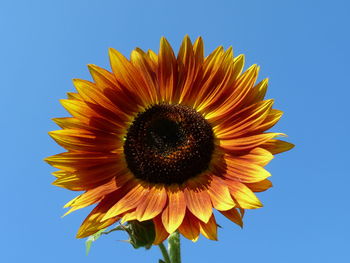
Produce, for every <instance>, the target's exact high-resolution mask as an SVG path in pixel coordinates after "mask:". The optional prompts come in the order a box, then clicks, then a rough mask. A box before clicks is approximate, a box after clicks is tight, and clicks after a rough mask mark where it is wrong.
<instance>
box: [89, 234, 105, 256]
mask: <svg viewBox="0 0 350 263" xmlns="http://www.w3.org/2000/svg"><path fill="white" fill-rule="evenodd" d="M106 229H107V228H104V229H101V230H100V231H98V232H96V233H95V234H93V235H91V236H89V237H88V238H87V240H86V241H85V247H86V255H88V254H89V252H90V249H91V244H92V242H95V241H96V240H97V239H98V238H99V237H100V236H101V235H102V232H103V231H105V230H106Z"/></svg>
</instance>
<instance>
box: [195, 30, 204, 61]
mask: <svg viewBox="0 0 350 263" xmlns="http://www.w3.org/2000/svg"><path fill="white" fill-rule="evenodd" d="M193 53H194V57H195V59H196V62H197V64H198V65H201V64H203V61H204V44H203V39H202V38H201V37H198V38H197V39H196V41H195V42H194V44H193Z"/></svg>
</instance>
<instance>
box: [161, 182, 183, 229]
mask: <svg viewBox="0 0 350 263" xmlns="http://www.w3.org/2000/svg"><path fill="white" fill-rule="evenodd" d="M167 194H168V204H167V206H166V208H165V209H164V211H163V213H162V222H163V225H164V227H165V229H166V230H167V231H168V233H173V232H174V231H175V230H176V229H177V228H178V227H179V225H181V222H182V220H183V219H184V216H185V210H186V201H185V196H184V193H183V191H182V190H181V189H179V188H178V186H175V185H173V186H170V187H169V188H168V189H167Z"/></svg>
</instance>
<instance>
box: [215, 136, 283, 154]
mask: <svg viewBox="0 0 350 263" xmlns="http://www.w3.org/2000/svg"><path fill="white" fill-rule="evenodd" d="M277 136H285V135H284V134H283V133H275V132H269V133H262V134H258V135H252V136H247V137H242V138H235V139H230V140H220V145H219V147H220V148H222V149H223V150H224V151H228V152H235V151H243V150H244V151H248V150H251V149H253V148H255V147H261V145H262V144H263V143H266V142H267V141H269V140H271V139H272V138H275V137H277Z"/></svg>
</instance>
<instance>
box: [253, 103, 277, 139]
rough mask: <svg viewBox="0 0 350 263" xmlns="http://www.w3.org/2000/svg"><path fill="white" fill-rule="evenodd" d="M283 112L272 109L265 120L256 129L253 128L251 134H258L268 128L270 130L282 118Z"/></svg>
mask: <svg viewBox="0 0 350 263" xmlns="http://www.w3.org/2000/svg"><path fill="white" fill-rule="evenodd" d="M282 115H283V111H280V110H276V109H272V110H271V111H270V113H269V114H268V115H267V117H266V118H265V120H264V121H263V122H262V123H261V124H260V125H258V126H257V127H254V129H253V130H252V132H254V133H258V132H264V131H266V130H268V129H270V128H272V127H273V126H274V125H275V124H276V123H277V122H278V121H279V120H280V119H281V117H282Z"/></svg>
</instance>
